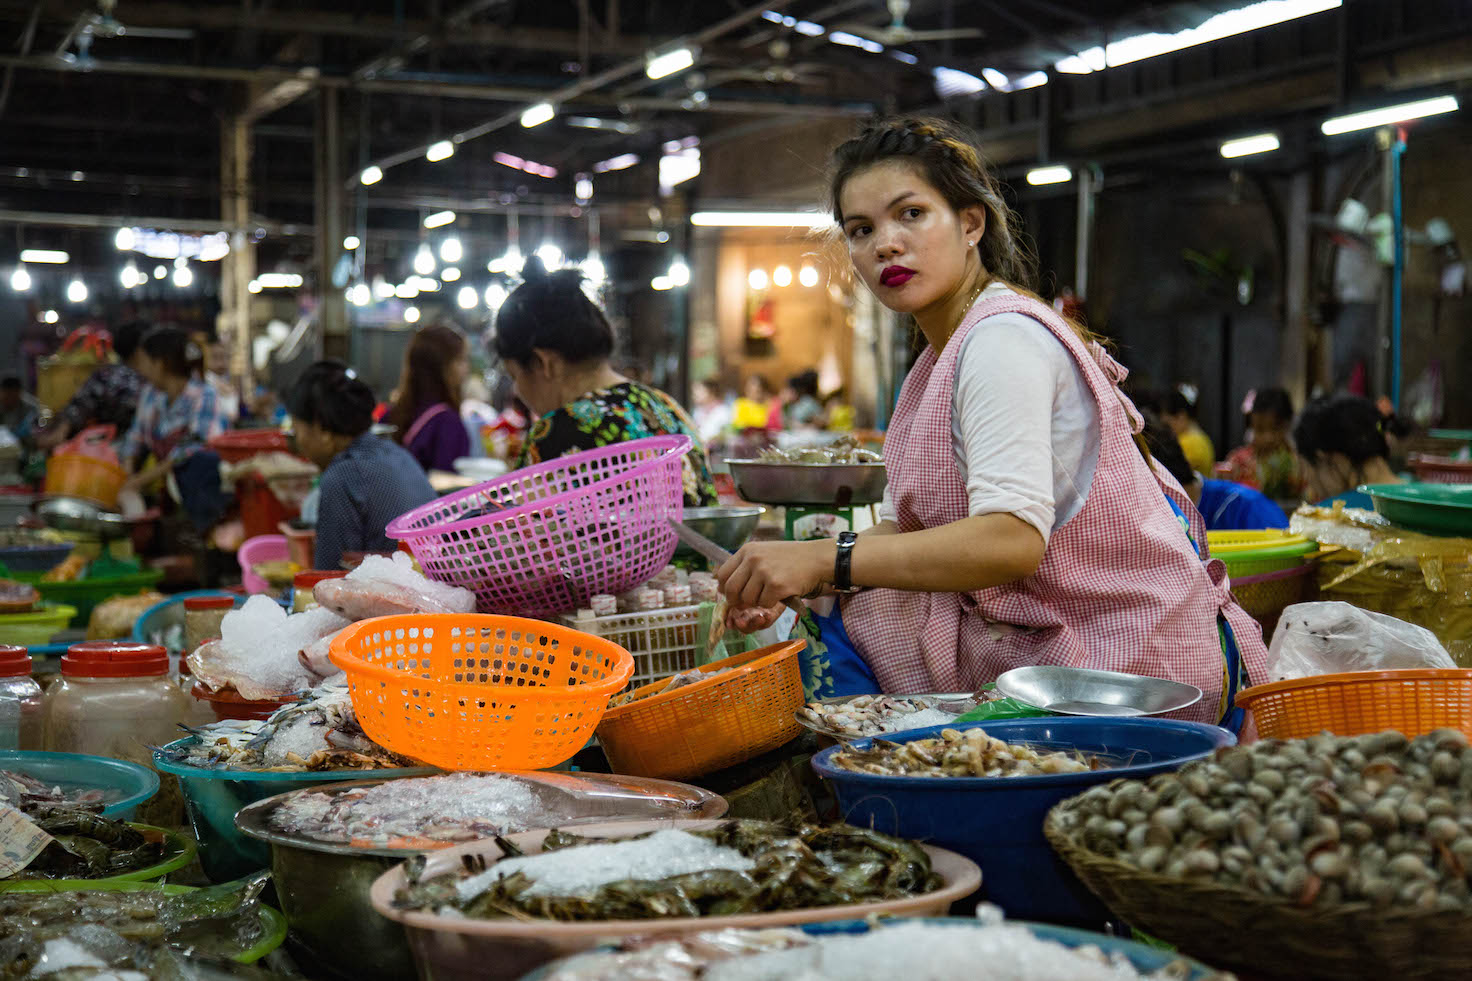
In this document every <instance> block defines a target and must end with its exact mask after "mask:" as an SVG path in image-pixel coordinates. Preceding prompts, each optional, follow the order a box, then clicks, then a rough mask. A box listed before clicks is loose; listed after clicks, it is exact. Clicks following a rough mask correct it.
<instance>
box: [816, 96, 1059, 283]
mask: <svg viewBox="0 0 1472 981" xmlns="http://www.w3.org/2000/svg"><path fill="white" fill-rule="evenodd" d="M889 160H905V161H910V162H912V163H913V164H914V165H915V166H916V167H918V168H919V169H920V171H921V175H922V176H923V177H924V178H925V179H926V180H927V181H928V182H929V183H930V184H931V186H932V187H934V188H935V189H936V190H938V191H940V193H941V196H942V197H944V198H945V199H946V203H947V204H949V205H950V206H951V207H952V208H954V209H956V210H957V211H960V210H961V209H962V208H969V207H972V206H977V207H980V208H981V209H982V210H983V211H985V212H986V226H985V228H984V230H983V231H982V234H981V241H980V242H978V243H977V244H976V248H977V251H978V253H979V254H980V258H981V264H982V267H983V268H984V269H986V271H987V272H988V273H990V274H991V275H992V276H994V277H996V278H998V279H1002V280H1005V281H1006V282H1008V283H1009V284H1011V285H1014V286H1020V287H1022V288H1023V289H1027V290H1031V289H1033V288H1034V284H1035V281H1036V277H1037V273H1036V269H1037V261H1036V259H1035V257H1034V256H1033V254H1032V250H1031V249H1030V248H1029V247H1028V246H1027V244H1026V243H1025V242H1024V241H1023V239H1022V236H1021V234H1020V232H1019V223H1018V220H1017V216H1016V214H1014V213H1013V211H1012V209H1011V208H1009V207H1007V202H1006V201H1004V200H1003V199H1002V190H1001V186H1000V185H999V184H998V182H997V179H996V178H995V177H994V176H992V173H991V171H990V170H988V169H987V167H986V164H985V163H984V162H983V161H982V158H981V153H980V152H979V151H978V150H977V148H976V143H975V140H974V139H973V138H972V136H971V134H970V133H968V132H967V131H966V130H965V129H963V128H962V127H961V126H959V125H957V124H956V123H952V122H948V121H946V120H943V119H932V118H926V117H903V118H897V119H882V120H878V121H876V122H872V123H869V124H867V125H866V126H865V127H864V128H863V129H862V130H861V131H860V132H859V134H858V135H857V136H855V137H854V138H853V139H851V140H848V141H847V142H845V143H841V144H839V146H838V148H837V149H836V150H834V151H833V162H832V177H831V179H830V181H829V206H830V208H831V209H832V211H833V217H834V218H835V219H836V220H837V222H838V224H839V225H842V224H843V206H842V202H841V200H840V195H841V194H842V193H843V188H844V185H845V184H847V183H848V180H849V178H851V177H852V176H853V175H854V174H856V173H858V172H859V171H861V170H864V169H865V168H867V167H871V166H873V165H874V164H878V163H883V162H885V161H889Z"/></svg>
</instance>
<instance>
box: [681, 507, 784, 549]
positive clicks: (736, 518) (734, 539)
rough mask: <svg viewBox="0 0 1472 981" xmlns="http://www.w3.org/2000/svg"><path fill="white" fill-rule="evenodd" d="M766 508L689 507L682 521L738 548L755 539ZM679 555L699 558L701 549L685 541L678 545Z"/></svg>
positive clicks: (726, 546) (709, 536) (723, 542)
mask: <svg viewBox="0 0 1472 981" xmlns="http://www.w3.org/2000/svg"><path fill="white" fill-rule="evenodd" d="M766 511H767V509H766V508H763V507H755V506H749V507H719V508H686V509H685V515H684V517H682V518H681V519H680V523H681V524H683V525H685V527H687V528H693V529H694V530H695V531H698V532H700V533H701V534H702V535H704V536H705V537H706V538H709V539H710V540H711V541H713V542H715V543H716V544H717V545H719V546H721V548H724V549H725V550H726V551H728V552H734V551H736V550H737V549H739V548H740V547H741V546H742V545H745V544H746V543H747V542H748V541H749V540H750V539H751V536H752V533H753V532H755V531H756V526H757V525H758V524H759V523H760V522H761V520H762V515H763V514H765V513H766ZM675 555H676V557H679V556H684V557H686V558H696V557H698V555H699V553H697V552H696V551H695V549H693V548H691V547H690V546H689V545H686V544H685V543H684V542H681V543H680V544H679V545H678V546H677V547H676V548H675Z"/></svg>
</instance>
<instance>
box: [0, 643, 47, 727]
mask: <svg viewBox="0 0 1472 981" xmlns="http://www.w3.org/2000/svg"><path fill="white" fill-rule="evenodd" d="M42 715H43V703H42V696H41V686H40V685H38V684H36V682H35V680H34V679H33V678H32V677H31V652H30V651H28V650H26V649H25V648H24V647H12V646H10V645H9V644H4V645H0V749H40V748H41V729H42Z"/></svg>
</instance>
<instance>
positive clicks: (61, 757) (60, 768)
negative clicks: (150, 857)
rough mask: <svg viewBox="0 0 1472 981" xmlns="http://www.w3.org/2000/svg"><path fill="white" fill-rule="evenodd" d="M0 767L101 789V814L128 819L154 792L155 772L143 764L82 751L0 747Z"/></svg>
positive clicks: (64, 785)
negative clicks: (61, 751) (43, 750)
mask: <svg viewBox="0 0 1472 981" xmlns="http://www.w3.org/2000/svg"><path fill="white" fill-rule="evenodd" d="M0 770H15V771H17V772H20V773H25V774H28V775H30V776H33V777H35V778H36V779H37V780H43V781H45V782H46V783H48V784H50V785H52V786H53V787H60V788H61V789H62V790H63V791H68V790H100V791H102V803H103V805H104V806H103V808H102V813H103V815H104V816H106V817H110V818H116V819H117V820H119V821H131V820H132V819H133V817H134V815H135V814H137V812H138V805H139V804H142V803H143V802H144V801H146V800H148V799H149V798H150V797H152V796H153V795H154V794H156V793H158V774H157V773H154V772H153V771H152V770H150V769H149V768H148V767H146V766H142V765H141V764H138V763H129V762H128V761H127V760H114V759H109V758H108V757H106V756H89V755H87V754H85V753H46V752H42V751H40V750H24V749H7V750H0Z"/></svg>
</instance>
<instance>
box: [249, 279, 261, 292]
mask: <svg viewBox="0 0 1472 981" xmlns="http://www.w3.org/2000/svg"><path fill="white" fill-rule="evenodd" d="M245 288H246V289H248V290H250V291H251V292H252V293H259V292H260V291H261V290H262V289H264V287H262V286H261V281H260V280H259V279H252V280H251V281H250V283H249V284H248V285H247V286H246V287H245Z"/></svg>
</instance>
